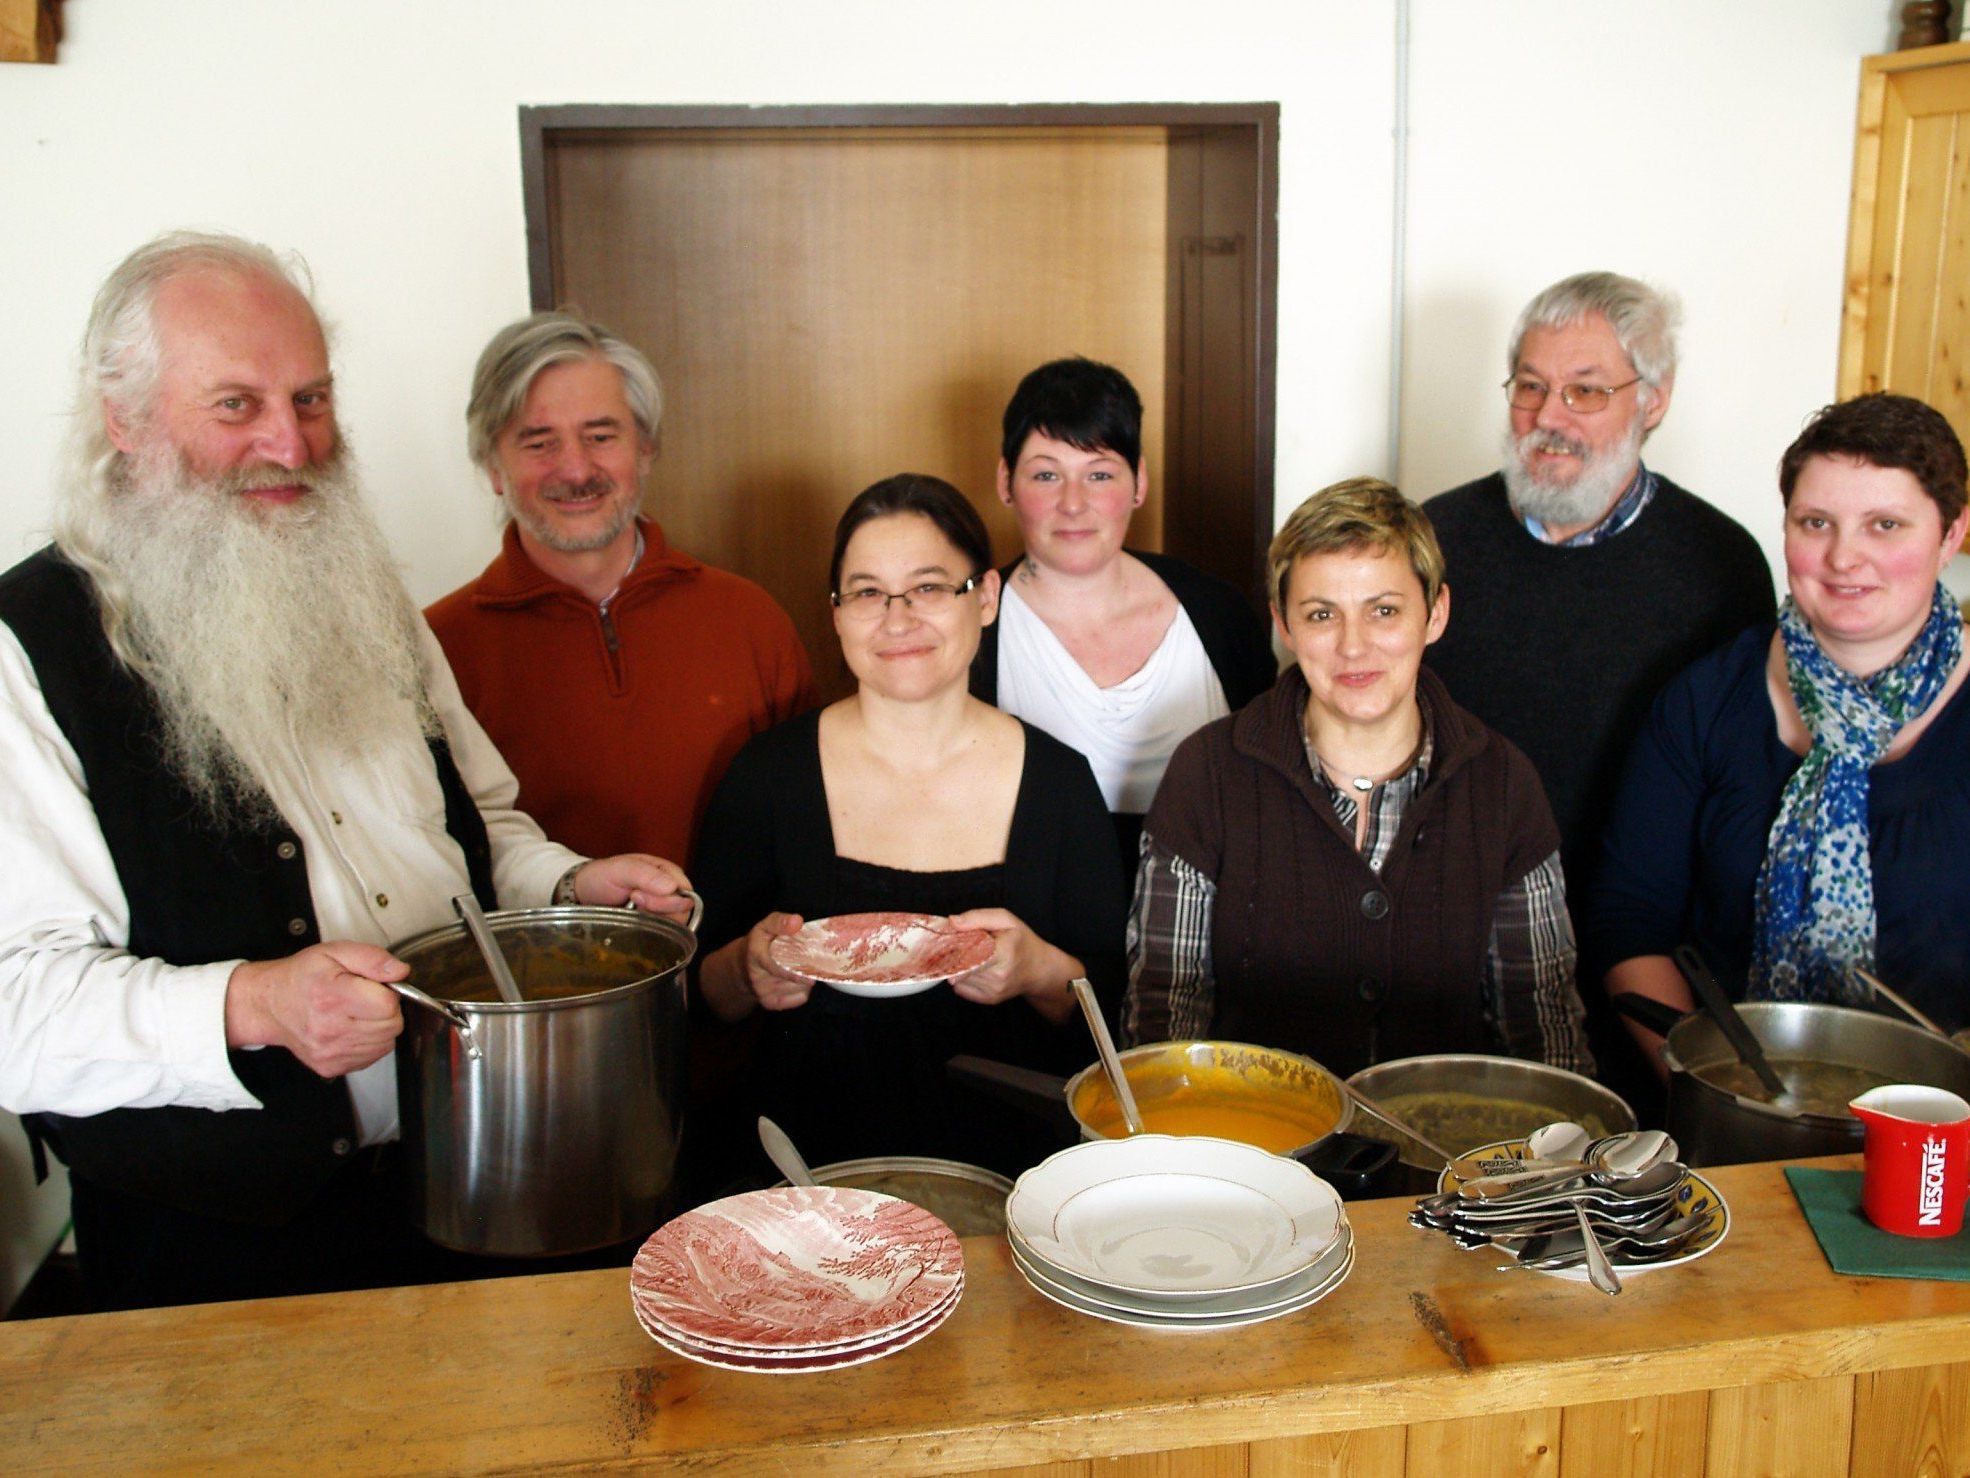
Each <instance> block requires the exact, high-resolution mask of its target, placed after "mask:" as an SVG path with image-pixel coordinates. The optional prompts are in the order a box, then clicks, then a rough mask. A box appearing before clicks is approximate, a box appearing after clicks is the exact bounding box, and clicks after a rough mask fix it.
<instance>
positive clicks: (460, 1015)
mask: <svg viewBox="0 0 1970 1478" xmlns="http://www.w3.org/2000/svg"><path fill="white" fill-rule="evenodd" d="M377 984H379V985H381V986H382V987H383V988H384V989H385V990H393V991H395V992H396V993H397V994H398V995H400V996H402V997H403V998H404V999H405V1000H406V1001H410V1002H412V1003H413V1004H415V1005H418V1006H422V1007H423V1008H424V1009H425V1010H427V1011H435V1012H437V1013H438V1014H439V1015H440V1016H442V1017H444V1019H445V1020H446V1021H448V1022H450V1023H451V1027H452V1030H453V1031H455V1032H457V1033H458V1039H459V1040H460V1041H461V1042H463V1043H464V1044H465V1055H466V1056H467V1057H469V1058H471V1059H472V1060H473V1061H474V1062H477V1061H479V1059H480V1058H482V1057H484V1056H485V1055H486V1054H485V1053H484V1052H483V1051H482V1050H481V1049H480V1047H479V1039H478V1038H477V1037H475V1036H474V1035H473V1034H472V1018H471V1017H469V1016H467V1015H466V1014H465V1013H464V1012H463V1011H461V1010H459V1009H458V1007H456V1006H454V1005H452V1004H451V1003H450V1002H449V1001H441V1000H439V999H438V998H437V997H436V996H431V995H426V994H425V993H424V992H423V991H421V990H419V989H418V988H417V987H416V986H414V985H410V984H408V983H406V982H404V981H401V980H381V981H378V982H377Z"/></svg>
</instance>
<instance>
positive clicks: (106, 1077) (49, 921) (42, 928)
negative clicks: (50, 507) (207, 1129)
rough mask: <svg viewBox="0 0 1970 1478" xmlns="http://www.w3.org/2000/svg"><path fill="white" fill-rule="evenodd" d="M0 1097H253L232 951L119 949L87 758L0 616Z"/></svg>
mask: <svg viewBox="0 0 1970 1478" xmlns="http://www.w3.org/2000/svg"><path fill="white" fill-rule="evenodd" d="M0 878H4V879H5V880H6V881H5V884H4V886H0V1108H6V1109H9V1110H11V1111H13V1112H15V1113H36V1112H41V1111H44V1110H45V1111H50V1112H55V1113H64V1114H94V1113H100V1112H102V1111H104V1110H106V1109H113V1108H157V1107H161V1106H163V1105H167V1104H179V1105H184V1106H188V1107H193V1108H208V1109H234V1108H258V1107H260V1103H259V1100H258V1099H256V1098H254V1096H253V1095H252V1094H250V1093H248V1092H247V1091H246V1090H245V1088H243V1087H242V1086H241V1085H240V1082H239V1080H238V1079H237V1078H236V1077H235V1076H234V1075H233V1071H232V1067H231V1065H230V1063H229V1062H228V1060H227V1057H226V1027H225V1001H226V983H227V981H228V980H229V979H230V978H231V975H232V972H233V967H234V966H235V965H237V964H238V963H239V961H237V960H222V961H219V962H216V963H214V964H210V965H196V966H187V967H179V966H173V965H167V964H165V963H164V962H163V961H162V960H156V959H138V958H136V957H135V956H133V955H132V954H130V952H129V951H128V949H127V948H125V946H126V944H127V943H128V941H129V937H130V911H129V907H128V905H127V903H126V901H125V899H124V897H123V891H122V888H121V886H120V885H119V883H118V881H117V876H116V867H115V864H114V863H113V862H112V861H111V859H110V854H109V847H108V845H107V844H106V843H105V842H104V840H103V835H102V831H101V829H100V828H99V827H98V826H97V824H96V815H95V811H94V809H93V808H92V806H91V805H90V802H89V796H88V792H87V790H86V789H85V787H84V784H83V777H82V766H81V763H80V762H79V761H78V760H77V758H76V756H75V751H74V750H73V749H72V748H71V747H70V745H69V743H68V741H67V739H66V738H65V737H64V736H63V734H62V732H61V729H60V728H59V727H58V726H57V725H56V723H55V721H54V718H53V716H52V715H51V714H50V713H49V712H48V706H47V704H46V702H45V701H44V700H43V698H42V695H41V687H40V683H39V682H38V681H37V680H36V678H35V674H34V669H33V666H32V664H31V663H30V662H29V661H28V659H27V655H26V653H25V652H24V651H23V650H22V649H21V646H20V643H19V641H18V639H17V638H16V637H15V636H14V634H13V632H12V631H10V630H8V629H7V628H6V627H5V626H4V624H0Z"/></svg>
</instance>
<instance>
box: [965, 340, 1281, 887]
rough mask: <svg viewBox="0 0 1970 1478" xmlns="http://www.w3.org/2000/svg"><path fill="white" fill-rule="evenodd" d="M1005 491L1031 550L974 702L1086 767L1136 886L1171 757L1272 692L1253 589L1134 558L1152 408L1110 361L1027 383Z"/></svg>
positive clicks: (1076, 365) (979, 668)
mask: <svg viewBox="0 0 1970 1478" xmlns="http://www.w3.org/2000/svg"><path fill="white" fill-rule="evenodd" d="M998 489H999V501H1000V502H1002V503H1004V504H1005V505H1006V506H1007V507H1008V508H1010V509H1011V510H1012V513H1013V517H1014V518H1016V519H1018V520H1019V531H1020V534H1021V536H1022V537H1023V538H1024V540H1025V545H1026V548H1025V552H1024V553H1023V554H1022V555H1021V556H1020V557H1019V558H1018V559H1016V560H1014V561H1013V562H1012V563H1011V564H1009V565H1007V566H1006V567H1005V568H1004V569H1003V570H1001V571H1000V574H1001V576H1002V577H1003V580H1004V593H1003V595H1002V597H1001V600H1000V611H999V620H998V623H997V624H996V625H994V626H993V627H991V628H990V630H988V631H987V633H986V636H985V640H984V642H983V643H982V644H981V645H980V647H979V653H978V660H977V661H976V662H975V663H974V664H973V668H972V692H974V693H975V694H977V695H978V696H979V697H980V698H983V699H984V700H985V701H986V702H988V703H996V704H998V706H999V707H1001V708H1003V709H1004V710H1005V711H1006V712H1007V713H1011V714H1016V715H1018V716H1019V717H1020V718H1023V719H1025V720H1026V721H1027V722H1028V723H1031V724H1035V725H1037V726H1038V727H1040V728H1042V729H1045V730H1046V731H1047V732H1048V733H1049V734H1051V735H1053V736H1054V738H1056V739H1058V740H1060V741H1061V742H1062V743H1063V744H1068V745H1071V746H1073V747H1074V748H1075V749H1078V750H1080V751H1081V753H1082V754H1084V755H1086V756H1087V758H1088V763H1089V764H1090V765H1092V766H1093V768H1094V775H1095V779H1096V780H1097V781H1098V782H1100V785H1101V791H1102V795H1103V797H1104V798H1105V799H1106V801H1107V803H1108V809H1109V810H1110V812H1112V813H1113V814H1114V817H1115V830H1116V836H1117V838H1118V840H1119V841H1120V843H1121V847H1122V859H1121V860H1122V864H1123V866H1124V867H1125V868H1126V869H1127V870H1128V874H1129V875H1130V876H1133V875H1134V872H1135V865H1136V838H1137V836H1138V834H1139V833H1140V831H1141V829H1142V813H1143V812H1144V811H1145V810H1147V809H1148V807H1149V802H1150V798H1151V797H1152V796H1154V795H1155V794H1156V785H1157V782H1159V781H1160V780H1161V779H1162V778H1163V767H1164V766H1165V765H1167V764H1168V763H1169V760H1170V755H1171V753H1172V752H1173V751H1174V750H1175V749H1176V747H1177V745H1178V744H1179V743H1181V742H1182V741H1183V740H1184V739H1185V738H1186V737H1187V736H1189V735H1190V734H1191V733H1192V732H1193V731H1194V730H1196V729H1197V728H1198V727H1199V726H1201V725H1203V724H1206V723H1208V722H1210V721H1211V720H1212V719H1215V718H1220V717H1222V716H1223V715H1225V714H1227V713H1230V712H1232V711H1233V710H1234V709H1238V708H1242V707H1244V705H1245V704H1247V703H1249V702H1250V701H1251V700H1252V699H1253V698H1255V697H1257V696H1258V695H1259V694H1260V693H1262V692H1264V691H1265V690H1266V688H1268V687H1270V686H1271V685H1272V680H1273V677H1274V675H1275V674H1276V673H1277V672H1278V670H1279V664H1278V662H1277V661H1276V660H1275V659H1274V657H1273V653H1272V643H1271V640H1270V639H1269V637H1268V636H1267V634H1266V629H1265V623H1264V622H1263V621H1262V620H1260V619H1259V615H1258V612H1257V610H1256V609H1255V608H1254V606H1253V605H1252V604H1251V603H1250V602H1249V601H1248V600H1247V599H1246V596H1245V594H1244V593H1243V592H1240V591H1237V590H1234V589H1232V587H1231V586H1229V585H1227V584H1225V583H1224V582H1223V581H1222V580H1219V579H1216V578H1214V577H1213V576H1210V575H1207V574H1205V573H1203V571H1201V570H1197V569H1193V568H1191V566H1189V565H1187V564H1185V563H1183V561H1181V560H1178V559H1173V558H1171V557H1170V556H1169V555H1166V554H1152V553H1149V552H1147V551H1144V550H1131V549H1127V548H1124V547H1123V544H1124V540H1125V539H1126V538H1127V536H1128V530H1129V520H1130V517H1131V516H1132V515H1133V514H1134V512H1135V510H1136V509H1137V508H1140V507H1141V506H1142V504H1143V501H1144V499H1145V498H1147V496H1148V493H1149V477H1148V471H1147V468H1146V467H1145V465H1144V462H1143V455H1142V401H1141V399H1140V397H1138V396H1137V394H1136V390H1135V387H1134V386H1133V385H1131V384H1130V383H1129V381H1128V378H1127V377H1126V376H1125V375H1123V373H1122V372H1121V371H1120V370H1118V369H1116V368H1114V367H1113V366H1112V365H1106V364H1099V363H1097V362H1095V361H1094V360H1092V359H1058V360H1055V361H1053V362H1052V363H1051V364H1043V365H1041V366H1040V367H1039V368H1038V369H1036V370H1034V371H1033V372H1032V373H1031V374H1029V375H1027V376H1026V378H1025V379H1023V380H1021V381H1020V382H1019V388H1018V389H1017V390H1016V391H1014V392H1013V397H1012V400H1011V402H1010V403H1009V404H1008V405H1007V406H1006V409H1005V417H1004V435H1003V437H1002V441H1001V446H1000V456H999V472H998Z"/></svg>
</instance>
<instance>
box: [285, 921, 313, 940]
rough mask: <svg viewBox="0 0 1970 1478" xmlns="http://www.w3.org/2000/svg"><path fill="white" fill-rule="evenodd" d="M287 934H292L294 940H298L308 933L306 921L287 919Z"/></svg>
mask: <svg viewBox="0 0 1970 1478" xmlns="http://www.w3.org/2000/svg"><path fill="white" fill-rule="evenodd" d="M287 932H288V933H290V934H292V935H293V936H294V937H295V938H296V939H299V938H300V937H301V936H302V935H303V934H306V933H307V932H308V921H307V920H306V919H289V920H288V921H287Z"/></svg>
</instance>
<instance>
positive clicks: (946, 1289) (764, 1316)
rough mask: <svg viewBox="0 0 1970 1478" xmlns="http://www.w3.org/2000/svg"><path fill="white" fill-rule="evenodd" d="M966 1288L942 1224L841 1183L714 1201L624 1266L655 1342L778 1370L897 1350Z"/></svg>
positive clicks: (727, 1365)
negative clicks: (628, 1268) (627, 1266)
mask: <svg viewBox="0 0 1970 1478" xmlns="http://www.w3.org/2000/svg"><path fill="white" fill-rule="evenodd" d="M963 1292H964V1254H963V1252H962V1251H961V1250H960V1249H959V1247H958V1239H957V1237H956V1235H955V1234H953V1232H952V1231H951V1229H950V1228H949V1227H948V1226H946V1225H945V1224H944V1223H943V1222H941V1221H939V1220H938V1219H937V1218H936V1217H935V1216H932V1215H931V1214H930V1213H929V1212H928V1211H925V1210H924V1209H923V1208H922V1207H921V1206H914V1205H912V1204H911V1203H910V1202H908V1201H899V1200H898V1199H897V1198H896V1197H894V1196H885V1195H881V1194H879V1193H878V1192H875V1191H863V1190H855V1189H853V1188H851V1187H848V1186H781V1187H779V1188H777V1189H775V1190H770V1191H752V1192H749V1193H748V1194H746V1195H743V1196H727V1197H726V1198H725V1199H724V1200H722V1201H713V1202H711V1203H710V1204H709V1205H707V1206H701V1207H699V1208H698V1209H697V1210H695V1211H687V1212H686V1213H685V1214H684V1215H682V1216H680V1217H677V1218H676V1219H675V1220H672V1221H669V1222H666V1223H665V1224H664V1225H663V1226H661V1227H659V1228H658V1229H657V1231H656V1232H655V1233H654V1234H653V1235H652V1236H651V1238H650V1240H649V1241H647V1242H645V1243H644V1244H643V1247H642V1250H641V1251H639V1252H638V1253H637V1254H636V1261H635V1262H634V1263H632V1264H631V1265H630V1270H629V1295H630V1302H631V1304H632V1305H633V1306H634V1307H635V1310H636V1320H637V1322H638V1323H639V1324H641V1325H642V1326H643V1329H644V1331H645V1332H646V1333H648V1334H649V1336H650V1337H651V1338H652V1339H654V1340H655V1341H656V1342H657V1343H658V1344H660V1345H662V1346H664V1348H666V1349H668V1350H672V1351H674V1352H675V1353H677V1354H679V1355H683V1356H685V1357H686V1358H687V1359H691V1360H697V1361H699V1362H701V1363H703V1364H706V1365H716V1366H718V1367H720V1368H721V1369H725V1370H762V1371H770V1372H776V1373H780V1374H790V1373H793V1372H796V1371H804V1370H835V1369H839V1368H840V1367H841V1366H844V1365H860V1364H862V1363H863V1362H865V1361H868V1360H879V1359H881V1358H882V1357H883V1356H884V1355H890V1354H894V1353H895V1352H896V1351H898V1350H900V1349H903V1348H905V1347H906V1346H909V1345H913V1344H915V1343H916V1342H917V1341H918V1340H920V1339H922V1338H923V1337H924V1336H925V1335H927V1334H929V1333H930V1332H931V1331H932V1330H934V1329H936V1328H937V1326H938V1325H940V1324H942V1323H943V1322H944V1321H945V1319H947V1318H949V1317H950V1314H951V1311H952V1310H953V1309H955V1308H956V1307H957V1306H958V1298H959V1296H960V1295H961V1294H962V1293H963Z"/></svg>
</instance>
